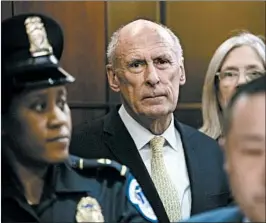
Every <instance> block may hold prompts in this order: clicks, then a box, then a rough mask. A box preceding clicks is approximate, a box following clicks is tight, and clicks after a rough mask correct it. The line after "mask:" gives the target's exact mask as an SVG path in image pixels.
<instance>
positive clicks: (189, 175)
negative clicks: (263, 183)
mask: <svg viewBox="0 0 266 223" xmlns="http://www.w3.org/2000/svg"><path fill="white" fill-rule="evenodd" d="M107 56H108V62H109V63H108V65H107V74H108V81H109V86H110V88H111V89H112V90H113V91H115V92H119V93H120V95H121V100H122V106H118V107H117V108H116V109H114V110H113V111H111V112H110V113H109V114H107V116H106V117H104V118H103V119H100V120H97V121H95V122H93V123H91V125H88V126H87V125H85V127H84V126H83V127H82V128H81V129H79V130H77V129H76V131H75V133H74V136H73V141H72V145H71V152H72V153H74V154H77V155H79V156H83V157H89V158H96V157H106V158H110V159H113V160H116V161H118V162H120V163H122V164H125V165H127V166H128V167H129V168H130V169H131V171H132V172H133V174H134V175H135V176H136V178H137V180H138V181H139V183H140V185H141V186H142V188H143V191H144V193H145V195H146V196H147V198H148V200H149V201H150V203H151V205H152V207H153V210H154V211H155V214H156V215H157V216H158V218H159V221H161V222H168V221H169V220H170V221H178V220H180V219H183V218H187V217H189V216H190V215H193V214H196V213H200V212H203V211H206V210H210V209H213V208H216V207H218V206H226V205H227V204H228V203H229V202H230V192H229V187H228V183H227V179H226V175H225V173H224V170H223V167H222V165H223V156H222V153H221V151H220V149H219V146H218V144H217V143H216V142H215V141H214V140H212V139H211V138H209V137H208V136H206V135H204V134H202V133H200V132H199V131H197V130H196V129H193V128H191V127H189V126H187V125H184V124H182V123H180V122H178V120H176V119H175V118H174V116H173V112H174V110H175V109H176V106H177V102H178V95H179V86H180V85H184V84H185V82H186V75H185V69H184V58H183V51H182V47H181V45H180V42H179V39H178V38H177V36H176V35H175V34H174V33H173V32H172V31H171V30H170V29H168V28H166V27H164V26H162V25H160V24H156V23H154V22H151V21H147V20H142V19H139V20H136V21H133V22H131V23H129V24H127V25H125V26H123V27H122V28H120V29H119V30H118V31H116V32H115V33H114V34H113V36H112V38H111V41H110V43H109V46H108V52H107Z"/></svg>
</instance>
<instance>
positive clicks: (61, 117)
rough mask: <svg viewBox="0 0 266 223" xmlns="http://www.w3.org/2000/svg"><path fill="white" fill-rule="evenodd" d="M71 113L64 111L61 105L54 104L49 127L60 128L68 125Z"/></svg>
mask: <svg viewBox="0 0 266 223" xmlns="http://www.w3.org/2000/svg"><path fill="white" fill-rule="evenodd" d="M69 116H70V113H69V112H66V111H64V109H62V108H61V107H59V106H57V105H53V107H52V109H51V111H50V113H49V121H48V126H49V128H52V129H55V128H60V127H62V126H64V125H67V123H68V120H69V118H70V117H69Z"/></svg>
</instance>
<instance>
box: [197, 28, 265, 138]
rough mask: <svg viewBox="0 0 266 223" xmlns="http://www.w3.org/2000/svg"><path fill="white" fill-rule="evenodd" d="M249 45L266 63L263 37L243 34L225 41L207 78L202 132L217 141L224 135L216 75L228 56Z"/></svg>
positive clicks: (203, 95)
mask: <svg viewBox="0 0 266 223" xmlns="http://www.w3.org/2000/svg"><path fill="white" fill-rule="evenodd" d="M243 45H247V46H250V47H252V48H253V49H254V50H255V51H256V52H257V53H258V55H259V56H260V57H261V59H262V60H263V62H264V66H265V42H264V39H263V37H260V36H256V35H253V34H251V33H249V32H241V33H240V34H237V35H235V36H232V37H231V38H229V39H227V40H226V41H224V42H223V43H222V44H221V45H220V46H219V47H218V48H217V50H216V51H215V53H214V55H213V57H212V59H211V61H210V63H209V66H208V70H207V73H206V76H205V81H204V85H203V94H202V118H203V126H202V127H201V128H200V131H202V132H203V133H205V134H206V135H208V136H210V137H212V138H214V139H217V138H218V137H219V136H220V135H221V134H222V126H223V125H222V109H221V107H220V104H219V101H218V94H217V93H218V87H217V84H218V83H217V81H218V80H217V78H216V73H217V72H219V70H220V68H221V66H222V64H223V62H224V60H225V58H226V56H227V55H228V53H229V52H230V51H232V50H233V49H234V48H236V47H240V46H243Z"/></svg>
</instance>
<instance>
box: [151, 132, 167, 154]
mask: <svg viewBox="0 0 266 223" xmlns="http://www.w3.org/2000/svg"><path fill="white" fill-rule="evenodd" d="M164 142H165V138H164V137H162V136H155V137H154V138H153V139H152V140H151V141H150V146H151V149H152V150H153V151H154V152H160V151H162V148H163V145H164Z"/></svg>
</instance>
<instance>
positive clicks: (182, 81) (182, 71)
mask: <svg viewBox="0 0 266 223" xmlns="http://www.w3.org/2000/svg"><path fill="white" fill-rule="evenodd" d="M180 64H181V65H180V85H184V84H185V83H186V72H185V68H184V58H183V57H182V59H181V61H180Z"/></svg>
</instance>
